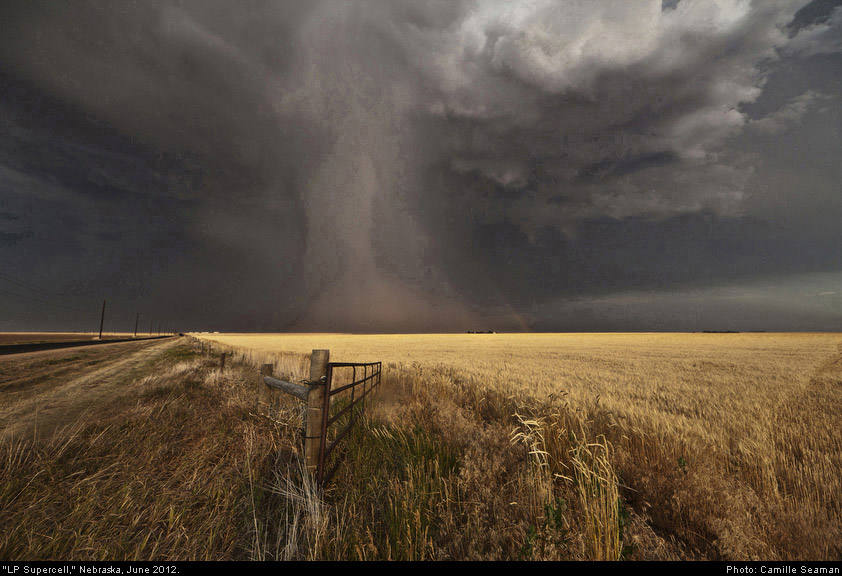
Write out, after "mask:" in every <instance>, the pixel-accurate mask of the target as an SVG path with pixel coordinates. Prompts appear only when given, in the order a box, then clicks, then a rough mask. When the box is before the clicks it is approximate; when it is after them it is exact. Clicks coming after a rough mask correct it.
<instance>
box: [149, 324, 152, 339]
mask: <svg viewBox="0 0 842 576" xmlns="http://www.w3.org/2000/svg"><path fill="white" fill-rule="evenodd" d="M149 335H150V336H152V320H150V321H149Z"/></svg>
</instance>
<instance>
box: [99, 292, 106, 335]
mask: <svg viewBox="0 0 842 576" xmlns="http://www.w3.org/2000/svg"><path fill="white" fill-rule="evenodd" d="M104 323H105V300H103V301H102V316H100V318H99V339H100V340H102V325H103V324H104Z"/></svg>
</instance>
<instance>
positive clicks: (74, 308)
mask: <svg viewBox="0 0 842 576" xmlns="http://www.w3.org/2000/svg"><path fill="white" fill-rule="evenodd" d="M0 293H3V294H8V295H9V296H15V297H17V298H23V299H24V300H31V301H32V302H38V303H40V304H46V305H48V306H57V307H59V308H65V309H67V310H76V311H80V312H89V310H83V309H82V308H76V307H73V306H69V305H67V304H58V303H56V302H48V301H46V300H41V299H40V298H33V297H32V296H26V295H24V294H18V293H16V292H10V291H9V290H4V289H3V288H0Z"/></svg>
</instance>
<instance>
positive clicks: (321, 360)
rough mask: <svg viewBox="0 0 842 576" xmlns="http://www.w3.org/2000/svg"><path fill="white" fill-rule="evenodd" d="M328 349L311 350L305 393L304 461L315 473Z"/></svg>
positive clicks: (320, 438) (310, 470)
mask: <svg viewBox="0 0 842 576" xmlns="http://www.w3.org/2000/svg"><path fill="white" fill-rule="evenodd" d="M329 361H330V350H313V353H312V355H311V356H310V394H308V395H307V420H306V423H305V424H304V461H305V464H306V466H307V471H308V472H310V473H311V474H313V475H316V474H317V472H318V469H319V455H320V454H319V452H320V449H321V441H322V418H323V417H324V416H323V414H322V412H323V410H324V399H325V384H326V383H327V365H328V362H329Z"/></svg>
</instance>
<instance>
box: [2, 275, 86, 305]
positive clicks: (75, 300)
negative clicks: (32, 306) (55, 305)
mask: <svg viewBox="0 0 842 576" xmlns="http://www.w3.org/2000/svg"><path fill="white" fill-rule="evenodd" d="M0 280H5V281H6V282H10V283H12V284H15V285H17V286H20V287H21V288H26V289H28V290H35V291H36V292H40V293H41V294H44V295H47V296H52V297H54V298H63V299H64V300H67V301H68V302H69V303H71V304H73V305H76V306H78V305H87V304H89V301H83V300H81V299H79V298H75V297H73V296H67V295H64V294H60V293H58V292H53V291H51V290H47V289H46V288H42V287H40V286H38V285H36V284H32V283H31V282H26V281H25V280H21V279H20V278H15V277H14V276H10V275H8V274H5V273H3V272H0ZM90 305H91V306H93V302H90Z"/></svg>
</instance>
